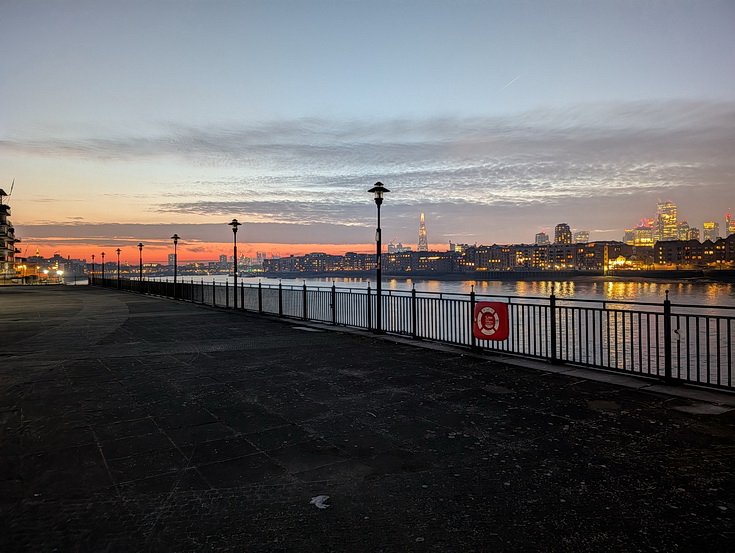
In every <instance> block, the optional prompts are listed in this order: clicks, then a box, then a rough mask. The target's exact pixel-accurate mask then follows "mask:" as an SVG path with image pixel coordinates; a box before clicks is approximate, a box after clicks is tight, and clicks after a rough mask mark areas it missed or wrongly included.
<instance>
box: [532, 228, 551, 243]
mask: <svg viewBox="0 0 735 553" xmlns="http://www.w3.org/2000/svg"><path fill="white" fill-rule="evenodd" d="M534 242H535V244H536V245H537V246H544V245H546V244H548V243H549V235H548V234H546V231H545V230H543V231H541V232H539V233H538V234H536V240H535V241H534Z"/></svg>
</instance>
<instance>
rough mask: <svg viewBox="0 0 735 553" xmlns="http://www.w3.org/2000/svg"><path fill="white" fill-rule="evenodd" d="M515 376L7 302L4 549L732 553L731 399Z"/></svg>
mask: <svg viewBox="0 0 735 553" xmlns="http://www.w3.org/2000/svg"><path fill="white" fill-rule="evenodd" d="M505 361H506V360H498V359H497V358H496V359H495V360H494V359H492V358H481V357H475V356H470V355H462V353H461V352H458V351H457V352H452V351H441V350H436V349H427V348H425V347H415V346H413V345H410V344H405V343H400V341H399V342H396V341H391V340H384V339H376V338H374V337H372V336H370V335H360V334H355V333H342V332H334V331H319V329H318V328H313V327H312V328H306V327H304V326H303V325H302V324H300V323H299V322H297V321H290V322H289V321H278V320H274V319H270V318H265V317H259V316H257V315H251V314H243V313H235V312H228V311H224V310H215V309H211V308H205V307H200V306H195V305H191V304H186V303H181V302H174V301H171V300H164V299H160V298H153V297H145V296H143V297H142V296H139V295H135V294H128V293H120V292H116V291H109V290H100V289H91V288H89V287H86V286H85V287H13V288H11V287H6V288H0V551H2V552H11V551H32V552H36V551H104V552H118V551H131V552H139V551H194V552H196V551H238V552H260V551H263V552H265V551H273V552H276V551H279V552H281V551H282V552H286V551H288V552H291V551H293V552H301V551H304V552H311V551H314V552H323V551H335V552H336V551H339V552H341V551H345V552H361V551H369V552H380V551H385V552H404V551H436V552H470V551H477V552H515V551H538V552H561V551H569V552H592V551H600V552H612V551H621V552H622V551H624V552H632V551H660V552H679V551H692V552H700V551H701V552H733V551H735V523H734V515H735V477H734V476H735V411H733V410H732V409H731V408H732V406H733V405H735V397H733V395H729V396H728V395H721V394H707V393H704V394H701V393H697V392H696V391H694V392H692V393H691V394H690V393H689V392H687V391H685V390H681V389H678V390H673V393H676V394H678V396H672V395H669V394H668V393H665V392H667V390H666V389H665V388H662V387H658V386H648V383H646V382H639V381H634V380H631V379H621V378H620V377H617V376H616V377H612V378H609V379H606V378H605V377H603V379H602V381H601V380H599V379H598V380H589V379H586V378H583V376H584V375H585V373H584V372H583V371H569V372H566V373H565V372H563V371H565V370H568V369H561V371H562V372H545V371H541V370H538V369H534V368H524V367H519V366H514V365H511V364H508V363H506V362H505ZM605 380H607V381H605ZM618 381H620V382H622V385H621V383H620V382H618ZM693 398H694V399H693ZM319 495H325V496H329V499H328V500H326V504H327V505H329V507H327V508H326V509H320V508H318V507H317V506H316V505H315V504H313V503H311V500H312V498H314V497H316V496H319Z"/></svg>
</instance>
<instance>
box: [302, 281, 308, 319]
mask: <svg viewBox="0 0 735 553" xmlns="http://www.w3.org/2000/svg"><path fill="white" fill-rule="evenodd" d="M302 302H303V305H304V314H303V316H302V319H304V320H307V316H306V314H307V307H306V281H304V290H303V292H302Z"/></svg>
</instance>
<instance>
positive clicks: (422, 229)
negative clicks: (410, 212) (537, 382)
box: [418, 213, 429, 252]
mask: <svg viewBox="0 0 735 553" xmlns="http://www.w3.org/2000/svg"><path fill="white" fill-rule="evenodd" d="M418 251H420V252H428V251H429V241H428V240H427V238H426V223H424V214H423V213H422V214H421V222H419V247H418Z"/></svg>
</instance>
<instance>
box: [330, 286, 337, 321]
mask: <svg viewBox="0 0 735 553" xmlns="http://www.w3.org/2000/svg"><path fill="white" fill-rule="evenodd" d="M331 307H332V324H333V325H336V324H337V287H336V286H335V285H334V281H332V304H331Z"/></svg>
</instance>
